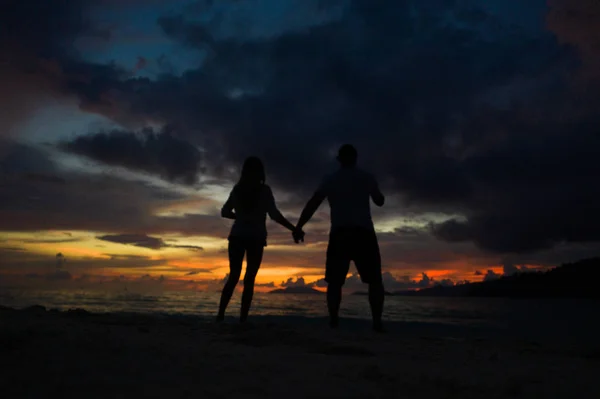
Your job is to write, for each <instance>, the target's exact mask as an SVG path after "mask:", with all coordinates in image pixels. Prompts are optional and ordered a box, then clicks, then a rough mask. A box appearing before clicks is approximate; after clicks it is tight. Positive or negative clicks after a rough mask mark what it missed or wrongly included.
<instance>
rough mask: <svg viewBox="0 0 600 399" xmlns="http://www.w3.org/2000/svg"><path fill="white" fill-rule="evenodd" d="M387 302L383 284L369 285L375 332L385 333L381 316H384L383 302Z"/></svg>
mask: <svg viewBox="0 0 600 399" xmlns="http://www.w3.org/2000/svg"><path fill="white" fill-rule="evenodd" d="M384 300H385V291H384V289H383V283H381V282H375V283H370V284H369V305H371V314H372V316H373V330H375V331H378V332H381V331H383V324H382V322H381V316H382V314H383V302H384Z"/></svg>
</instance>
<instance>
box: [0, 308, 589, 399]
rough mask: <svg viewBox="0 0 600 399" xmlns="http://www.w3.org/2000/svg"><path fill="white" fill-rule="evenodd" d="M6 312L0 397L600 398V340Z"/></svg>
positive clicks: (265, 320)
mask: <svg viewBox="0 0 600 399" xmlns="http://www.w3.org/2000/svg"><path fill="white" fill-rule="evenodd" d="M387 328H388V332H387V333H386V334H377V333H374V332H371V331H370V329H369V323H368V322H367V321H351V320H342V324H341V326H340V329H339V330H335V331H334V330H330V329H329V328H327V323H326V320H324V319H302V318H293V317H289V318H286V317H259V318H254V319H252V321H251V323H250V324H249V325H247V326H240V325H239V324H238V323H236V322H235V320H234V319H228V320H227V321H226V322H225V323H224V324H215V323H214V322H212V320H208V319H206V318H196V317H190V316H157V315H141V314H91V313H88V312H85V311H81V310H79V311H70V312H57V311H47V310H45V309H43V308H36V307H34V308H29V309H25V310H13V309H8V308H2V309H0V358H1V364H2V372H1V374H0V386H1V387H2V388H1V391H2V395H1V396H2V398H43V397H56V398H137V397H140V398H142V397H143V398H167V397H168V398H188V397H189V398H192V397H193V398H233V397H247V398H253V397H256V398H308V397H310V398H390V397H392V398H396V397H397V398H436V399H440V398H482V399H483V398H485V399H489V398H600V384H598V383H597V382H598V372H599V371H600V345H599V344H598V343H593V342H580V341H578V340H576V339H571V340H568V339H565V340H558V339H556V338H555V337H554V338H552V339H541V338H540V339H539V340H536V339H531V338H530V337H528V338H527V339H525V338H523V337H519V336H518V335H515V334H504V333H502V332H496V333H494V332H492V331H487V330H483V329H476V328H467V327H452V326H445V327H444V326H441V325H433V324H431V325H428V324H415V323H404V324H402V323H393V324H389V325H388V326H387Z"/></svg>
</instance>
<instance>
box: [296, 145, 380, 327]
mask: <svg viewBox="0 0 600 399" xmlns="http://www.w3.org/2000/svg"><path fill="white" fill-rule="evenodd" d="M357 158H358V153H357V151H356V149H355V148H354V147H353V146H352V145H350V144H346V145H343V146H342V147H341V148H340V149H339V152H338V156H337V160H338V162H339V163H340V169H339V170H337V171H336V172H334V173H333V174H331V175H329V176H327V177H325V179H323V181H322V183H321V185H320V186H319V188H318V189H317V191H316V192H315V193H314V195H313V196H312V198H311V199H310V200H309V201H308V203H307V204H306V206H305V207H304V210H303V211H302V214H301V215H300V219H299V220H298V224H297V225H296V231H301V229H302V227H303V226H304V225H305V224H306V223H307V222H308V221H309V220H310V218H311V217H312V216H313V214H314V213H315V211H316V210H317V209H318V208H319V206H320V205H321V203H322V202H323V200H324V199H325V198H327V200H328V202H329V206H330V208H331V229H330V232H329V244H328V246H327V261H326V266H325V281H326V282H327V308H328V310H329V318H330V326H331V327H333V328H336V327H337V326H338V323H339V316H338V313H339V309H340V303H341V301H342V287H343V285H344V283H345V281H346V275H347V274H348V271H349V269H350V261H354V264H355V266H356V269H357V271H358V274H359V276H360V278H361V281H362V282H363V283H366V284H368V285H369V304H370V306H371V313H372V316H373V329H374V330H375V331H382V330H383V327H382V322H381V314H382V312H383V301H384V290H383V281H382V277H381V256H380V254H379V244H378V242H377V236H376V234H375V228H374V226H373V220H372V219H371V208H370V199H372V200H373V202H374V203H375V205H377V206H383V204H384V202H385V197H384V196H383V194H382V193H381V191H380V190H379V186H378V184H377V180H376V179H375V177H374V176H373V175H371V174H370V173H368V172H366V171H363V170H362V169H359V168H358V167H357V166H356V162H357Z"/></svg>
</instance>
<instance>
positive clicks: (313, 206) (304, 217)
mask: <svg viewBox="0 0 600 399" xmlns="http://www.w3.org/2000/svg"><path fill="white" fill-rule="evenodd" d="M326 197H327V195H326V194H325V193H324V191H322V190H317V191H316V192H315V193H314V194H313V196H312V198H311V199H309V200H308V202H307V203H306V205H305V206H304V209H303V210H302V213H301V214H300V219H298V223H297V224H296V228H297V229H298V230H301V229H302V227H304V225H305V224H306V223H308V221H309V220H310V218H312V216H313V215H314V214H315V212H316V211H317V209H319V206H321V203H322V202H323V200H325V198H326Z"/></svg>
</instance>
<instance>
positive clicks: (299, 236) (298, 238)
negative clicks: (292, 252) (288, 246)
mask: <svg viewBox="0 0 600 399" xmlns="http://www.w3.org/2000/svg"><path fill="white" fill-rule="evenodd" d="M292 238H293V239H294V242H295V243H296V244H298V243H299V242H304V231H302V229H299V228H297V227H296V229H295V230H294V231H292Z"/></svg>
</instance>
